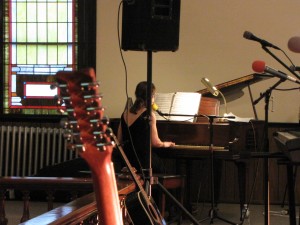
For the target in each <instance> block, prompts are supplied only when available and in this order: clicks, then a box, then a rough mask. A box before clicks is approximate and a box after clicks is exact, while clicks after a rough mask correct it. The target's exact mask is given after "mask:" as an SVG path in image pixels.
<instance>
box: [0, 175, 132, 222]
mask: <svg viewBox="0 0 300 225" xmlns="http://www.w3.org/2000/svg"><path fill="white" fill-rule="evenodd" d="M117 184H118V191H119V196H120V198H122V196H124V195H126V194H128V193H130V192H132V191H133V190H134V189H135V185H134V184H133V183H132V181H128V180H118V182H117ZM9 189H12V190H20V191H21V192H22V194H23V203H24V204H23V215H22V217H21V219H20V222H21V223H22V224H23V225H25V224H26V225H33V224H66V223H67V224H79V223H81V221H83V220H86V219H93V216H94V217H95V216H96V212H97V209H96V203H95V199H94V193H91V194H88V195H85V196H83V197H81V198H78V199H76V200H74V201H72V202H70V203H68V204H66V205H63V206H61V207H58V208H56V209H53V201H54V197H53V196H54V193H55V191H58V190H65V191H68V192H70V193H72V199H75V198H77V194H78V192H87V193H89V192H92V191H93V184H92V179H91V178H60V177H3V178H0V225H7V223H8V220H7V218H6V214H5V194H6V192H7V190H9ZM35 190H43V191H45V192H46V193H47V200H48V202H47V204H48V210H51V211H49V212H47V213H45V214H42V215H40V216H37V217H35V218H33V219H29V215H30V207H29V203H30V192H32V191H35ZM37 221H39V222H37Z"/></svg>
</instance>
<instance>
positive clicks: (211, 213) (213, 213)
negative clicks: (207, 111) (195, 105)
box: [200, 115, 237, 225]
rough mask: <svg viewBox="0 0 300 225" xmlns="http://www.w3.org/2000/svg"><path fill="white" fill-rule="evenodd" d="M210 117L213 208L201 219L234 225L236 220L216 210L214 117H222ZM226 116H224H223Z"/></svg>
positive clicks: (211, 222)
mask: <svg viewBox="0 0 300 225" xmlns="http://www.w3.org/2000/svg"><path fill="white" fill-rule="evenodd" d="M207 117H208V118H209V129H210V130H209V131H210V134H209V151H210V170H211V178H210V179H211V181H210V182H211V190H212V191H211V208H210V210H209V213H208V217H207V218H204V219H202V220H201V221H200V223H201V222H203V221H206V220H208V219H210V224H213V223H214V219H219V220H222V221H223V222H226V223H229V224H232V225H237V223H234V222H231V221H229V220H227V219H225V218H223V217H221V216H219V215H218V213H217V210H216V207H215V180H214V179H215V174H214V161H215V160H214V151H213V134H214V133H213V120H214V118H220V117H219V116H212V115H210V116H207ZM222 118H224V117H222Z"/></svg>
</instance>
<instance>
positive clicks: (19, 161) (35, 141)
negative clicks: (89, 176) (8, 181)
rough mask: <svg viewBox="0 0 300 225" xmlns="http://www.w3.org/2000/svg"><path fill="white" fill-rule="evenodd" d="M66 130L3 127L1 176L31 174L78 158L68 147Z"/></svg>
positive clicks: (0, 131)
mask: <svg viewBox="0 0 300 225" xmlns="http://www.w3.org/2000/svg"><path fill="white" fill-rule="evenodd" d="M64 133H65V129H63V128H47V127H26V126H0V169H1V170H0V176H31V175H34V174H36V173H37V171H38V170H39V169H41V168H43V167H46V166H51V165H55V164H57V163H61V162H65V161H68V160H71V159H74V158H76V157H78V155H77V153H76V152H75V151H71V150H68V149H67V141H66V139H65V135H64Z"/></svg>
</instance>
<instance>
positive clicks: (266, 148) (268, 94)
mask: <svg viewBox="0 0 300 225" xmlns="http://www.w3.org/2000/svg"><path fill="white" fill-rule="evenodd" d="M283 81H284V79H280V80H279V81H278V82H276V83H275V84H274V85H273V86H271V87H270V88H269V89H267V90H266V91H265V92H264V93H262V94H260V97H259V98H258V99H257V100H255V101H254V102H253V104H254V105H256V104H257V103H258V102H259V101H260V100H261V99H263V98H264V99H265V122H264V132H263V133H264V140H263V152H264V153H265V155H264V156H263V158H264V161H263V175H264V205H265V212H264V215H265V218H264V224H265V225H268V224H269V157H270V151H269V137H268V124H269V102H270V97H271V93H272V90H274V89H275V88H276V87H277V86H278V85H279V84H280V83H282V82H283Z"/></svg>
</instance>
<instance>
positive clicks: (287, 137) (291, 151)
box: [274, 129, 300, 163]
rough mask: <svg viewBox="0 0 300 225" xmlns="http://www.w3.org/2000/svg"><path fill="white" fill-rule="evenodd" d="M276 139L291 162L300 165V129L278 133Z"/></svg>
mask: <svg viewBox="0 0 300 225" xmlns="http://www.w3.org/2000/svg"><path fill="white" fill-rule="evenodd" d="M274 139H275V140H276V143H277V145H278V147H279V149H281V150H282V152H283V153H284V154H285V155H286V156H287V157H288V159H289V160H290V161H291V162H294V163H300V129H290V130H283V131H277V132H275V133H274Z"/></svg>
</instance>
